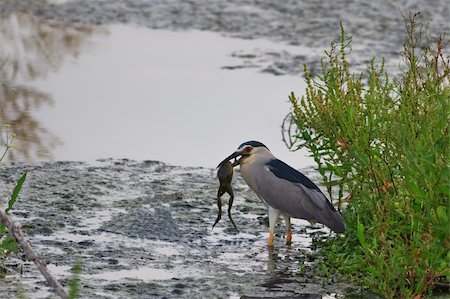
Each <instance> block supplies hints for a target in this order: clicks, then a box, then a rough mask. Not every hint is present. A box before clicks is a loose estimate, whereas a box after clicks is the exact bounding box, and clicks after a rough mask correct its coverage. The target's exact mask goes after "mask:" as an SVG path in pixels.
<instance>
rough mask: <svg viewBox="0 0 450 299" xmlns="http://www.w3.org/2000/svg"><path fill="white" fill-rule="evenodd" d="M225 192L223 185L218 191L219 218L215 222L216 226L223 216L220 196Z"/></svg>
mask: <svg viewBox="0 0 450 299" xmlns="http://www.w3.org/2000/svg"><path fill="white" fill-rule="evenodd" d="M224 193H225V190H223V188H222V187H220V188H219V191H217V209H218V210H217V218H216V221H215V222H214V224H213V226H212V227H214V226H216V224H217V223H218V222H219V221H220V219H221V218H222V201H221V200H220V197H221V196H222V195H223V194H224Z"/></svg>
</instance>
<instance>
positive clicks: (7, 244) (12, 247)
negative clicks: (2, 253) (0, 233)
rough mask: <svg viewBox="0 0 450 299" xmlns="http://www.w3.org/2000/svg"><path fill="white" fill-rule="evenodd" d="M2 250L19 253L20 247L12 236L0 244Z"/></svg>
mask: <svg viewBox="0 0 450 299" xmlns="http://www.w3.org/2000/svg"><path fill="white" fill-rule="evenodd" d="M0 248H2V249H3V250H8V251H17V250H18V249H19V245H18V244H17V242H16V240H14V238H12V237H11V236H7V237H6V238H5V240H4V241H3V242H2V243H1V244H0Z"/></svg>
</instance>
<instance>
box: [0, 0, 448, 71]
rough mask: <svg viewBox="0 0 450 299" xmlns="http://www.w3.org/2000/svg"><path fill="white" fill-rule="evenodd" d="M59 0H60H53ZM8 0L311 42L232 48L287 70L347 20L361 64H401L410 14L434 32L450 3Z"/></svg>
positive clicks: (442, 25) (47, 14) (53, 10)
mask: <svg viewBox="0 0 450 299" xmlns="http://www.w3.org/2000/svg"><path fill="white" fill-rule="evenodd" d="M53 2H54V1H53ZM59 2H61V3H60V4H48V3H47V1H45V0H20V1H18V0H3V1H2V4H1V5H0V8H1V11H2V14H9V13H12V12H17V11H22V12H27V13H32V14H34V15H37V16H39V17H42V18H45V19H57V20H64V21H67V22H77V23H83V24H90V25H110V24H118V23H120V24H137V25H139V26H144V27H148V28H152V29H170V30H204V31H213V32H218V33H220V34H223V35H225V36H230V37H236V38H243V39H268V40H272V41H275V42H279V43H283V44H290V45H295V46H301V47H304V48H308V49H310V51H305V53H303V54H299V53H291V52H288V51H280V50H273V49H257V48H255V50H254V51H252V52H251V53H242V52H241V51H240V50H239V49H236V51H235V52H233V53H231V54H230V55H232V56H234V57H238V58H241V59H242V62H241V63H239V64H236V65H231V66H224V67H225V68H228V69H237V68H256V69H259V70H260V71H262V72H266V73H270V74H274V75H284V74H294V75H297V74H299V73H303V65H304V64H307V65H309V66H310V68H312V70H313V72H315V71H319V70H320V58H322V57H323V50H327V49H329V45H330V43H331V42H332V41H333V40H335V39H336V38H337V37H338V36H339V35H340V29H339V22H340V21H342V23H343V25H344V27H345V28H346V32H347V34H348V36H352V37H353V44H352V52H353V54H352V55H351V56H350V60H351V61H352V62H353V63H354V65H355V68H356V69H357V70H366V69H367V65H368V63H369V60H370V58H371V57H377V58H381V57H384V58H385V64H386V66H387V67H388V68H390V67H392V69H393V70H396V69H397V66H398V63H399V53H400V50H401V49H402V45H403V41H404V36H405V33H404V32H405V30H404V28H405V26H404V19H403V15H404V16H408V13H409V11H413V12H417V11H420V12H421V15H422V17H423V21H424V22H425V23H426V24H428V25H429V30H430V32H431V33H432V34H439V33H444V32H449V31H450V24H449V22H448V16H449V15H450V5H449V4H448V1H446V0H433V1H431V2H427V1H420V0H399V1H388V0H383V1H358V0H345V1H321V0H309V1H271V0H260V1H246V2H245V3H243V2H242V1H239V0H232V1H203V0H189V1H180V0H158V1H149V0H123V1H118V0H116V1H114V0H108V1H93V0H71V1H59Z"/></svg>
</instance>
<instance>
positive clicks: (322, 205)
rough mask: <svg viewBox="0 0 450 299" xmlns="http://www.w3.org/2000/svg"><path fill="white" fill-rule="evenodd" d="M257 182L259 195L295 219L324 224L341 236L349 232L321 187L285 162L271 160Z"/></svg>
mask: <svg viewBox="0 0 450 299" xmlns="http://www.w3.org/2000/svg"><path fill="white" fill-rule="evenodd" d="M257 180H258V182H257V184H256V185H257V186H258V187H257V189H258V190H255V191H256V193H257V194H258V195H259V196H260V197H261V198H263V199H264V200H265V201H266V202H267V203H268V204H269V205H270V206H272V207H273V208H275V209H277V210H280V211H282V212H283V213H285V214H287V215H290V216H291V217H294V218H301V219H306V220H310V221H315V222H319V223H322V224H324V225H326V226H328V227H329V228H331V229H332V230H333V231H335V232H337V233H343V232H344V231H345V225H344V221H343V218H342V216H341V214H340V213H339V212H338V211H336V209H335V208H334V207H333V205H332V204H331V202H330V201H329V200H328V199H327V198H326V196H325V195H324V194H323V193H322V192H321V191H320V189H319V187H317V185H315V184H314V183H313V182H312V181H311V180H309V179H308V178H307V177H306V176H304V175H303V174H302V173H300V172H299V171H297V170H295V169H293V168H292V167H290V166H289V165H287V164H285V163H284V162H282V161H280V160H277V159H274V160H271V161H269V162H268V163H267V164H266V165H264V170H263V171H261V173H259V175H258V176H257Z"/></svg>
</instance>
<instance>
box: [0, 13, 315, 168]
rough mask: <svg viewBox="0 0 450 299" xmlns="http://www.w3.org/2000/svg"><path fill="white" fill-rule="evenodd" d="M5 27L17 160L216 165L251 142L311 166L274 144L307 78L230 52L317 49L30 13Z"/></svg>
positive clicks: (9, 117) (7, 112)
mask: <svg viewBox="0 0 450 299" xmlns="http://www.w3.org/2000/svg"><path fill="white" fill-rule="evenodd" d="M2 22H3V25H4V26H3V27H4V28H5V30H3V31H2V33H1V35H0V38H1V39H2V40H3V41H5V40H6V41H7V43H6V45H4V46H3V44H5V43H4V42H3V43H2V47H4V49H5V50H4V51H3V53H6V54H7V55H5V57H6V61H7V64H6V65H5V71H7V72H8V76H7V77H9V84H10V86H14V87H15V90H16V91H21V93H19V94H18V96H17V97H16V99H15V102H14V103H10V102H6V101H5V103H4V104H3V103H2V105H1V106H2V107H3V108H2V109H1V110H2V121H5V120H6V122H7V123H10V124H12V125H14V128H13V130H15V131H17V133H18V137H17V140H16V144H17V146H18V147H19V148H20V149H23V151H16V152H15V153H14V154H15V157H16V159H19V160H21V159H25V158H26V159H28V160H32V161H40V160H50V159H54V160H81V161H93V160H95V159H98V158H106V157H112V158H130V159H137V160H145V159H151V160H160V161H164V162H167V163H170V164H175V165H182V166H205V167H215V166H216V165H217V163H218V162H220V161H221V160H222V158H223V157H225V156H226V155H228V154H229V153H231V151H233V150H234V149H235V148H236V147H237V146H238V145H239V144H240V143H242V142H243V141H247V140H253V139H255V140H260V141H262V142H263V143H266V145H267V146H268V147H269V148H270V149H271V150H272V151H273V152H274V154H275V155H277V156H278V157H279V158H281V159H283V160H286V161H287V162H289V163H292V164H293V165H295V166H296V167H298V168H300V167H305V166H307V165H309V164H310V163H311V159H310V158H308V157H306V155H305V154H304V153H299V152H297V153H290V152H289V151H288V150H287V149H286V147H285V146H284V144H283V143H282V141H281V138H282V137H281V128H280V125H281V122H282V120H283V118H284V116H285V115H286V114H287V113H288V112H289V111H290V106H289V104H288V102H287V96H288V94H289V93H290V92H291V91H295V92H296V93H297V94H302V92H303V90H304V82H303V79H302V78H301V77H300V76H293V75H285V76H274V75H271V74H267V73H262V72H257V71H256V70H254V69H252V68H248V67H246V68H240V67H239V64H240V63H241V61H240V60H238V58H236V57H234V56H232V55H231V53H232V52H233V51H242V52H248V51H251V50H253V49H255V48H260V49H274V50H276V51H283V50H286V51H287V50H288V51H289V52H291V53H295V52H298V53H305V52H308V51H309V52H311V51H313V50H312V49H309V48H305V47H299V46H296V47H294V46H288V45H284V44H280V43H278V44H276V43H274V42H270V41H266V40H261V39H260V40H241V39H234V38H227V37H223V36H220V35H218V34H217V33H211V32H202V31H195V30H193V31H188V32H174V31H167V30H152V29H147V28H142V27H136V26H129V25H128V26H125V25H112V26H107V27H95V28H93V27H88V26H80V25H71V24H68V23H62V22H55V21H47V20H43V19H40V18H37V17H33V16H30V15H25V14H15V15H11V16H9V17H7V18H6V19H3V21H2ZM8 26H9V28H8ZM11 57H12V59H11ZM10 61H11V63H9V62H10ZM8 68H9V69H8ZM230 69H232V70H230ZM3 99H4V98H3ZM8 105H10V106H11V107H13V106H14V107H15V106H20V107H22V109H19V110H14V109H9V107H8Z"/></svg>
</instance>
